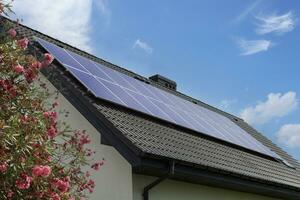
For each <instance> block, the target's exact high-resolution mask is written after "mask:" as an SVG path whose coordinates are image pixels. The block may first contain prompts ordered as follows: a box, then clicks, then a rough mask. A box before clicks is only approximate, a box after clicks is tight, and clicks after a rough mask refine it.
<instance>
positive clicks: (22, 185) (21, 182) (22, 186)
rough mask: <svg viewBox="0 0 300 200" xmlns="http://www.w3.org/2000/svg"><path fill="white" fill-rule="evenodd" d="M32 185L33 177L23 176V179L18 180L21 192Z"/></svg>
mask: <svg viewBox="0 0 300 200" xmlns="http://www.w3.org/2000/svg"><path fill="white" fill-rule="evenodd" d="M31 183H32V177H30V176H28V175H26V174H21V177H20V178H19V179H18V180H16V187H17V188H19V189H20V190H25V189H28V188H29V187H30V185H31Z"/></svg>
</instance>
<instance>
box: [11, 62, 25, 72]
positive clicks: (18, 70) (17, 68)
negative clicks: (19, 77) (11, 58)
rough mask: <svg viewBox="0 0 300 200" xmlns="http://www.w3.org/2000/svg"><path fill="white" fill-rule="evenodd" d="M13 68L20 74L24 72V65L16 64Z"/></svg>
mask: <svg viewBox="0 0 300 200" xmlns="http://www.w3.org/2000/svg"><path fill="white" fill-rule="evenodd" d="M13 70H14V71H15V72H16V73H18V74H21V73H23V72H24V67H23V66H22V65H19V64H18V65H16V66H14V67H13Z"/></svg>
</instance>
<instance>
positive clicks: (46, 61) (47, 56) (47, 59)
mask: <svg viewBox="0 0 300 200" xmlns="http://www.w3.org/2000/svg"><path fill="white" fill-rule="evenodd" d="M53 60H54V58H53V56H52V55H51V54H49V53H45V54H44V61H43V66H45V67H46V66H48V65H50V64H51V63H52V62H53Z"/></svg>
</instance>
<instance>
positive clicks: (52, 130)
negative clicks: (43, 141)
mask: <svg viewBox="0 0 300 200" xmlns="http://www.w3.org/2000/svg"><path fill="white" fill-rule="evenodd" d="M47 135H48V136H49V137H50V138H54V137H55V136H56V135H57V130H56V128H55V127H54V126H51V127H50V128H49V129H48V130H47Z"/></svg>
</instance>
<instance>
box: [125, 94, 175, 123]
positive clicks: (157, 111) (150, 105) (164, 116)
mask: <svg viewBox="0 0 300 200" xmlns="http://www.w3.org/2000/svg"><path fill="white" fill-rule="evenodd" d="M127 92H128V93H129V94H130V95H132V96H134V97H135V98H136V100H137V101H139V102H140V103H142V104H143V105H144V106H145V107H146V108H147V109H148V110H150V111H151V113H152V115H153V116H155V117H158V118H161V119H164V120H166V121H171V120H172V119H171V118H170V117H169V116H168V115H167V114H166V113H164V112H163V111H162V110H161V109H160V108H159V107H157V106H156V105H155V104H153V103H152V102H151V101H150V100H149V99H148V98H147V97H145V96H143V95H141V94H138V93H135V92H132V91H130V90H127Z"/></svg>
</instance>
